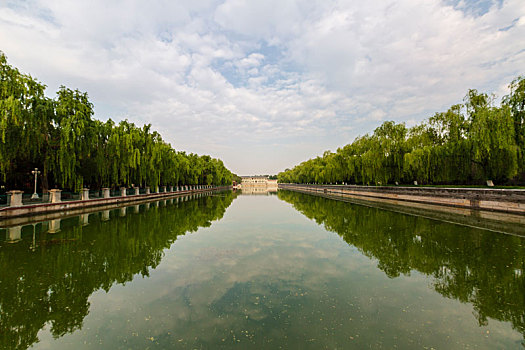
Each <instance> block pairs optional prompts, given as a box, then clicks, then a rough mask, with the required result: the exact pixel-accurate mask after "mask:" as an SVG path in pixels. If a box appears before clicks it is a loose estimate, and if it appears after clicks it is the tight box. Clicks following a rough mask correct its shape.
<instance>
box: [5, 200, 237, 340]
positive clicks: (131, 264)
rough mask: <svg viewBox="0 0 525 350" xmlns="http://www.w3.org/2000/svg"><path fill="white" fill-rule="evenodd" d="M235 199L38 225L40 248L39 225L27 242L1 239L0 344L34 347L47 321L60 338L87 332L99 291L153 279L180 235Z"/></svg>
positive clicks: (133, 209) (208, 220) (205, 222)
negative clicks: (54, 228) (52, 226)
mask: <svg viewBox="0 0 525 350" xmlns="http://www.w3.org/2000/svg"><path fill="white" fill-rule="evenodd" d="M235 197H236V194H235V193H232V192H225V193H221V194H220V195H216V196H210V197H203V198H197V199H193V200H188V201H183V200H182V199H181V200H180V202H179V200H178V199H174V200H173V201H171V203H170V201H168V203H165V201H164V202H163V203H159V202H157V203H156V204H151V205H149V204H146V205H142V206H141V209H140V210H139V211H138V212H137V207H136V206H134V207H130V208H128V209H127V211H121V210H115V211H113V212H111V220H109V221H106V220H105V218H106V216H107V214H108V213H107V212H106V213H103V212H100V213H95V214H91V215H90V216H89V224H88V225H85V223H86V217H85V216H81V217H75V218H69V219H64V220H62V223H61V230H60V231H59V232H58V233H55V234H49V232H48V231H49V230H47V228H46V227H48V226H49V224H46V223H44V224H38V225H36V234H37V240H36V243H37V244H36V245H37V247H36V248H35V246H34V245H33V244H34V243H33V240H32V239H29V237H27V236H28V235H31V234H32V232H33V225H29V226H26V227H24V228H23V230H22V236H23V237H27V238H28V239H23V240H22V241H20V242H18V243H16V244H9V243H7V242H0V270H1V274H0V276H1V277H0V348H2V349H26V348H28V347H30V346H31V345H32V344H34V343H36V342H38V332H39V331H40V330H41V329H42V328H43V327H44V326H45V325H46V324H49V325H50V331H51V333H52V334H53V336H54V337H55V338H58V337H60V336H62V335H64V334H66V333H70V332H73V331H75V330H77V329H80V328H81V327H82V322H83V320H84V318H85V317H86V316H87V314H88V313H89V307H90V305H89V302H88V298H89V297H90V295H91V294H92V293H93V292H95V291H97V290H99V289H103V290H105V291H106V292H107V291H109V289H110V288H111V287H112V286H113V285H114V284H115V283H118V284H125V283H126V282H129V281H131V280H132V279H133V277H134V276H135V275H137V274H140V275H142V276H148V275H149V272H150V270H151V269H154V268H155V267H156V266H157V265H158V264H159V263H160V261H161V259H162V257H163V251H164V250H165V249H167V248H169V247H170V246H171V244H172V243H173V242H174V241H175V240H176V239H177V237H178V236H179V235H184V234H185V233H187V232H195V231H197V230H198V229H199V228H200V227H208V226H210V225H211V221H213V220H218V219H221V218H222V216H223V215H224V212H225V211H226V208H227V207H228V206H229V205H230V204H231V203H232V201H233V199H234V198H235ZM122 214H127V215H125V216H122ZM84 215H85V214H84Z"/></svg>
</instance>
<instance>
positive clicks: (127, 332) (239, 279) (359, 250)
mask: <svg viewBox="0 0 525 350" xmlns="http://www.w3.org/2000/svg"><path fill="white" fill-rule="evenodd" d="M109 214H110V215H109V220H108V217H107V216H108V213H105V214H104V213H96V214H91V215H90V216H89V218H88V221H87V225H86V220H85V217H84V218H78V217H77V218H69V219H65V220H62V222H61V223H60V231H58V232H57V233H52V234H51V233H49V228H50V227H52V225H50V223H42V224H38V225H36V226H35V227H33V226H27V227H24V228H23V230H22V240H21V241H19V242H16V243H9V242H8V241H7V240H4V241H3V242H1V243H0V271H2V272H1V274H0V347H4V348H20V349H25V348H28V347H30V348H34V349H70V348H79V349H101V348H102V349H145V348H150V349H156V348H158V349H163V348H181V349H195V348H197V349H200V348H202V349H212V348H225V349H227V348H238V349H265V348H266V349H277V348H283V349H297V348H305V349H324V348H326V349H337V348H338V349H348V348H396V347H397V348H429V349H430V348H447V349H451V348H457V349H463V348H467V347H470V348H521V347H522V341H523V334H524V333H525V328H524V324H525V321H524V317H525V316H524V315H525V301H524V298H525V280H524V277H523V273H522V272H523V269H524V268H525V249H524V248H525V239H523V238H520V237H516V236H509V235H503V234H498V233H494V232H489V231H484V230H480V229H475V228H471V227H464V226H459V225H454V224H451V223H444V222H440V221H434V220H430V219H426V218H421V217H417V216H409V215H404V214H399V213H394V212H389V211H385V210H381V209H377V208H370V207H364V206H359V205H355V204H351V203H345V202H338V201H334V200H331V199H326V198H321V197H315V196H311V195H306V194H300V193H294V192H289V191H281V192H279V195H278V196H276V195H271V196H242V195H241V196H236V194H233V193H231V192H227V193H222V194H216V195H214V196H209V197H205V198H197V199H193V200H189V201H180V202H176V201H175V202H174V203H170V202H163V203H162V202H161V203H158V204H155V205H153V204H152V205H149V206H148V207H147V206H145V205H141V206H139V207H130V208H127V209H125V210H116V211H112V212H110V213H109ZM33 229H34V236H33ZM3 236H5V235H2V234H1V232H0V238H1V237H3Z"/></svg>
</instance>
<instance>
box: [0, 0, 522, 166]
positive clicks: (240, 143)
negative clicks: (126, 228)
mask: <svg viewBox="0 0 525 350" xmlns="http://www.w3.org/2000/svg"><path fill="white" fill-rule="evenodd" d="M0 50H1V51H3V52H4V53H5V54H6V56H7V58H8V61H9V63H10V64H11V65H14V66H16V67H17V68H19V69H20V70H21V71H22V72H23V73H27V74H31V76H33V77H35V78H36V79H38V80H39V81H41V82H43V83H45V84H46V85H47V86H48V88H47V94H48V95H49V96H50V97H54V96H55V94H56V91H57V89H58V88H59V86H61V85H65V86H67V87H69V88H72V89H79V90H81V91H85V92H87V93H88V95H89V98H90V101H91V102H92V103H93V104H94V106H95V118H97V119H100V120H107V119H108V118H111V119H113V120H115V121H120V120H124V119H128V120H129V121H131V122H133V123H135V124H137V125H142V124H144V123H151V124H152V127H153V129H155V130H157V131H159V132H160V134H161V135H162V137H163V139H164V140H165V141H166V142H168V143H170V144H171V145H172V147H174V148H175V149H177V150H181V151H186V152H194V153H198V154H209V155H211V156H212V157H217V158H220V159H222V160H223V161H224V163H225V165H226V166H227V167H228V168H229V169H230V170H231V171H233V172H234V173H237V174H239V175H255V174H276V173H278V172H279V171H283V170H284V169H286V168H292V167H293V166H294V165H296V164H298V163H300V162H302V161H304V160H307V159H309V158H312V157H315V156H318V155H322V154H323V152H324V151H326V150H332V151H335V150H336V149H337V148H338V147H341V146H344V145H346V144H348V143H351V142H352V141H353V140H354V139H355V138H356V137H357V136H359V135H364V134H367V133H371V132H373V130H374V129H375V128H376V127H378V126H379V125H380V124H381V123H383V122H384V121H387V120H393V121H395V122H399V123H401V122H403V123H405V124H406V125H407V126H413V125H415V124H417V123H420V122H422V121H424V120H425V119H427V118H429V117H431V116H432V115H433V114H434V113H436V112H440V111H444V110H446V109H448V108H449V107H450V106H451V105H453V104H457V103H461V102H462V100H463V97H464V96H465V94H466V93H467V91H468V89H471V88H475V89H478V90H479V91H482V92H488V93H495V94H496V96H497V97H498V98H501V97H502V96H504V95H505V94H507V93H508V84H509V83H510V82H511V81H512V80H513V79H514V78H516V77H518V76H519V75H524V74H525V1H524V0H503V1H502V0H494V1H492V0H480V1H474V0H369V1H362V0H346V1H345V0H321V1H316V0H264V1H256V0H251V1H248V0H217V1H215V0H202V1H196V0H178V1H168V0H164V1H144V0H142V1H141V0H123V1H118V0H112V1H107V0H90V1H85V0H84V1H71V0H69V1H59V0H34V1H32V0H31V1H24V0H17V1H9V0H7V1H6V0H0Z"/></svg>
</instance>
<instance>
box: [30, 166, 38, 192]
mask: <svg viewBox="0 0 525 350" xmlns="http://www.w3.org/2000/svg"><path fill="white" fill-rule="evenodd" d="M31 174H33V175H35V192H34V193H33V195H32V196H31V199H38V194H37V193H36V180H37V178H38V174H40V171H39V170H38V168H35V170H33V171H31Z"/></svg>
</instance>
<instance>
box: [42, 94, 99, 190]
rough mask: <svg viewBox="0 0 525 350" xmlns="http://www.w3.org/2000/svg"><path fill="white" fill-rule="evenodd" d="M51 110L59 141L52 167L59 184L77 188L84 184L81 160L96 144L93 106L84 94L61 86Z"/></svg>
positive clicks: (89, 154)
mask: <svg viewBox="0 0 525 350" xmlns="http://www.w3.org/2000/svg"><path fill="white" fill-rule="evenodd" d="M55 111H56V119H55V120H56V123H57V124H58V126H59V137H60V141H59V144H58V149H57V152H56V159H55V164H54V166H53V169H52V170H53V172H54V174H55V179H56V180H57V182H58V183H59V185H61V186H62V187H67V188H71V189H76V190H79V189H80V188H81V187H82V186H83V183H84V176H83V174H85V169H83V168H82V167H83V162H85V161H86V160H87V159H89V157H90V156H91V152H92V150H94V149H95V148H94V147H95V146H96V138H95V133H94V132H95V123H94V121H93V120H92V119H91V117H92V116H93V105H92V104H91V102H89V99H88V95H87V93H85V92H81V91H79V90H71V89H69V88H66V87H65V86H61V87H60V89H59V90H58V92H57V99H56V107H55Z"/></svg>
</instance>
